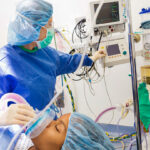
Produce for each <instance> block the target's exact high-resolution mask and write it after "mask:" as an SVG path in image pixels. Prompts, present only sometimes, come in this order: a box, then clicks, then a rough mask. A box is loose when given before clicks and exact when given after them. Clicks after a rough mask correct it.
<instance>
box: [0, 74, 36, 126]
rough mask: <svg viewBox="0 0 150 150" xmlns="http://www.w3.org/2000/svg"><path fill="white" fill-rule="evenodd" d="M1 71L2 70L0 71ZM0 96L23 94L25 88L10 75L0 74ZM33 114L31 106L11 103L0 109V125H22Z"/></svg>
mask: <svg viewBox="0 0 150 150" xmlns="http://www.w3.org/2000/svg"><path fill="white" fill-rule="evenodd" d="M1 73H2V72H1ZM0 83H1V84H0V97H2V96H3V95H5V94H7V93H15V91H16V89H19V90H17V91H20V93H18V94H23V92H22V91H24V92H25V90H24V89H23V88H22V87H21V86H20V85H19V83H18V82H17V80H16V79H15V78H14V77H13V76H11V75H6V76H5V75H0ZM34 116H35V113H34V110H33V108H31V107H30V106H29V105H25V104H12V105H10V106H9V107H8V108H7V109H6V110H0V126H5V125H12V124H19V125H24V124H26V123H27V122H28V121H30V120H31V119H32V118H33V117H34Z"/></svg>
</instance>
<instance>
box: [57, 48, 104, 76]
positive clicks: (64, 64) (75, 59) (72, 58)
mask: <svg viewBox="0 0 150 150" xmlns="http://www.w3.org/2000/svg"><path fill="white" fill-rule="evenodd" d="M57 54H58V56H57V57H58V58H59V59H58V60H59V61H58V62H57V72H56V74H57V75H61V74H67V73H72V72H75V71H76V69H77V68H78V66H79V64H80V60H81V57H82V55H81V54H74V55H70V54H65V53H62V52H58V51H57ZM104 56H105V53H104V51H97V52H96V53H95V54H94V55H93V56H91V57H88V56H87V55H85V57H84V61H83V66H91V65H92V63H93V62H95V61H97V60H98V59H100V58H102V57H104Z"/></svg>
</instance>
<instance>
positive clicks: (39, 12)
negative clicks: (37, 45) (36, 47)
mask: <svg viewBox="0 0 150 150" xmlns="http://www.w3.org/2000/svg"><path fill="white" fill-rule="evenodd" d="M52 14H53V7H52V5H51V4H50V3H48V2H46V1H44V0H21V1H20V2H19V3H18V4H17V6H16V12H15V16H14V17H13V19H12V20H11V22H10V23H9V27H8V37H7V38H8V43H9V44H11V45H18V46H21V45H26V44H29V43H32V42H33V41H36V40H37V39H38V37H39V34H40V29H41V26H45V25H46V24H47V22H48V20H49V19H50V18H51V17H52Z"/></svg>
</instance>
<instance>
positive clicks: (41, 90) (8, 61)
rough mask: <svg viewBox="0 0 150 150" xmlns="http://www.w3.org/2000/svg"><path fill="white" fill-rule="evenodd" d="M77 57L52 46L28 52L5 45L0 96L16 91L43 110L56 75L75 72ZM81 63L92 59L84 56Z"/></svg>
mask: <svg viewBox="0 0 150 150" xmlns="http://www.w3.org/2000/svg"><path fill="white" fill-rule="evenodd" d="M80 60H81V55H80V54H75V55H69V54H65V53H62V52H59V51H57V50H55V49H53V48H51V47H46V48H43V49H40V50H38V51H36V52H34V53H28V52H26V51H24V50H22V49H21V48H20V47H18V46H11V45H9V44H8V45H6V46H4V47H3V48H1V49H0V71H1V73H0V97H1V96H2V95H4V94H6V93H11V92H13V93H17V94H20V95H21V96H23V97H24V98H25V99H26V100H27V102H28V103H29V104H30V105H31V106H32V107H33V108H37V109H39V110H42V109H43V108H44V107H45V106H46V105H47V104H48V103H49V101H50V100H51V99H52V98H53V96H54V90H55V83H56V77H57V76H59V75H62V74H68V73H72V72H74V71H75V70H76V69H77V67H78V65H79V63H80ZM83 65H84V66H90V65H92V60H91V59H90V58H89V57H88V56H85V58H84V62H83Z"/></svg>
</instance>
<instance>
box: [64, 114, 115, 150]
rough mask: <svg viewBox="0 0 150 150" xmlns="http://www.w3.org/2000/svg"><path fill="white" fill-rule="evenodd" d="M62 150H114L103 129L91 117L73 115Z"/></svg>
mask: <svg viewBox="0 0 150 150" xmlns="http://www.w3.org/2000/svg"><path fill="white" fill-rule="evenodd" d="M62 150H114V147H113V146H112V144H111V142H110V141H109V139H108V138H107V136H106V135H105V133H104V131H103V130H102V128H101V127H100V126H99V125H98V124H96V123H95V122H94V121H93V120H91V119H90V118H89V117H86V116H84V115H81V114H79V113H73V114H72V115H71V117H70V120H69V125H68V131H67V136H66V139H65V142H64V144H63V146H62Z"/></svg>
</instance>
